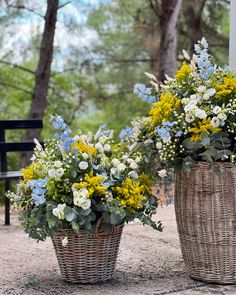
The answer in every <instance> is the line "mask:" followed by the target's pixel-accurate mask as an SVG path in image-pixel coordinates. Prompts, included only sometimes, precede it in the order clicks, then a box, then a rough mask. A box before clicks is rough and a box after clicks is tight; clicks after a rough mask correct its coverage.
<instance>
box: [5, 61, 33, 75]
mask: <svg viewBox="0 0 236 295" xmlns="http://www.w3.org/2000/svg"><path fill="white" fill-rule="evenodd" d="M0 63H2V64H5V65H8V66H11V67H14V68H17V69H19V70H22V71H25V72H28V73H30V74H33V75H35V72H34V71H32V70H30V69H28V68H25V67H22V66H19V65H17V64H14V63H11V62H8V61H5V60H0Z"/></svg>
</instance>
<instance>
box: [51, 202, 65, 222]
mask: <svg viewBox="0 0 236 295" xmlns="http://www.w3.org/2000/svg"><path fill="white" fill-rule="evenodd" d="M65 207H66V204H65V203H64V204H58V205H57V207H56V208H54V209H53V210H52V214H53V215H54V216H56V217H57V218H58V219H65V213H64V209H65Z"/></svg>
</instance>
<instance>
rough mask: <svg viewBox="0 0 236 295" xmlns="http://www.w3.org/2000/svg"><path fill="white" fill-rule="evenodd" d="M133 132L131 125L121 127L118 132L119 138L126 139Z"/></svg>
mask: <svg viewBox="0 0 236 295" xmlns="http://www.w3.org/2000/svg"><path fill="white" fill-rule="evenodd" d="M133 133H134V130H133V128H131V127H126V128H123V129H122V130H121V132H120V134H119V137H120V139H128V138H129V137H131V136H132V135H133Z"/></svg>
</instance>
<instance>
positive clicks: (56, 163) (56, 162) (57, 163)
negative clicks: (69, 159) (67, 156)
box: [54, 161, 63, 168]
mask: <svg viewBox="0 0 236 295" xmlns="http://www.w3.org/2000/svg"><path fill="white" fill-rule="evenodd" d="M62 165H63V163H62V162H61V161H55V162H54V167H56V168H60V167H61V166H62Z"/></svg>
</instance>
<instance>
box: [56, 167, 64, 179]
mask: <svg viewBox="0 0 236 295" xmlns="http://www.w3.org/2000/svg"><path fill="white" fill-rule="evenodd" d="M63 174H64V169H63V168H58V169H56V177H58V178H61V177H62V175H63Z"/></svg>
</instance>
